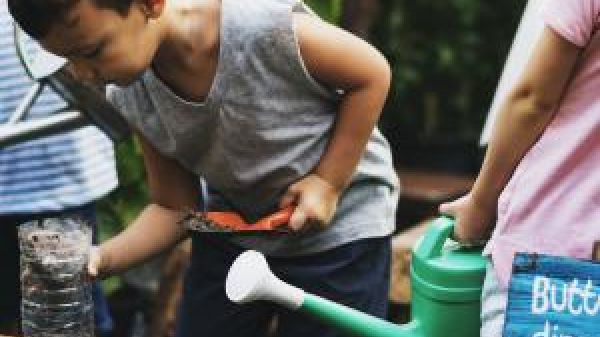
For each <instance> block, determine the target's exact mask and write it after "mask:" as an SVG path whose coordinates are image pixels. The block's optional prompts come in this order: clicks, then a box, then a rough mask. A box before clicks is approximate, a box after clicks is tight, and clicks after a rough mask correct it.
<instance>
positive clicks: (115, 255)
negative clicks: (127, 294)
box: [99, 137, 198, 274]
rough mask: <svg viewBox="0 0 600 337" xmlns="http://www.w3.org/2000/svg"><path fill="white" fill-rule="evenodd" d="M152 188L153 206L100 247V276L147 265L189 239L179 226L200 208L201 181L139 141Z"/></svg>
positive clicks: (148, 207) (142, 139)
mask: <svg viewBox="0 0 600 337" xmlns="http://www.w3.org/2000/svg"><path fill="white" fill-rule="evenodd" d="M138 139H139V140H140V143H141V145H142V150H143V153H144V163H145V166H146V174H147V179H148V184H149V187H150V198H151V203H150V204H149V205H148V206H146V208H145V209H144V210H143V211H142V212H141V214H140V215H139V216H138V217H137V219H136V220H135V221H133V223H131V224H130V225H129V226H128V227H127V228H126V229H125V230H124V231H123V232H122V233H121V234H119V235H117V236H115V237H114V238H112V239H110V240H109V241H107V242H105V243H104V244H102V245H101V246H100V248H99V249H100V250H101V252H100V254H99V255H100V257H101V262H100V269H101V270H100V273H102V274H104V273H109V274H110V273H115V272H118V271H122V270H124V269H127V268H129V267H131V266H133V265H135V264H137V263H140V262H143V261H144V260H146V259H148V258H149V257H151V256H154V255H156V254H158V253H160V252H162V251H164V250H165V249H167V248H170V247H171V246H173V245H174V244H176V243H177V242H179V241H181V240H182V239H183V238H185V237H186V230H185V229H184V228H183V227H182V226H179V225H178V224H177V221H178V220H180V219H181V217H182V211H185V210H191V209H195V208H196V200H197V196H198V194H197V180H196V178H195V176H194V175H193V174H191V173H190V172H188V171H186V170H185V169H183V168H182V167H181V166H180V165H179V164H178V163H177V162H175V161H174V160H171V159H167V158H165V157H164V156H163V155H161V154H160V153H158V151H156V149H155V148H154V147H153V146H152V145H150V144H149V143H148V142H147V141H146V140H144V138H143V137H138Z"/></svg>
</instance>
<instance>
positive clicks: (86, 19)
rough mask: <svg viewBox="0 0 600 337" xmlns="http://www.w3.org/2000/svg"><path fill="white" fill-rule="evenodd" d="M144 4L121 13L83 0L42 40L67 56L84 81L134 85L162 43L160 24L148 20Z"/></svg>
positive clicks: (135, 5)
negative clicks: (124, 13)
mask: <svg viewBox="0 0 600 337" xmlns="http://www.w3.org/2000/svg"><path fill="white" fill-rule="evenodd" d="M143 6H144V4H143V1H139V2H137V1H136V2H134V4H133V5H132V6H131V8H130V10H129V13H128V14H127V15H125V16H121V15H120V14H119V13H118V12H117V11H115V10H112V9H104V8H98V7H97V6H96V5H95V4H94V3H93V2H92V1H91V0H80V1H79V2H78V3H77V4H76V5H75V6H74V7H73V9H71V10H70V11H69V12H68V14H67V15H66V18H65V20H64V21H61V22H60V23H57V24H55V25H54V26H53V27H52V29H51V30H50V31H49V32H48V34H47V35H46V36H45V37H44V38H43V39H42V40H41V41H40V43H41V44H42V46H44V48H46V49H47V50H49V51H50V52H52V53H54V54H57V55H60V56H63V57H65V58H67V59H68V60H69V61H70V62H71V64H72V66H73V70H74V73H75V75H76V77H77V78H78V79H80V80H82V81H86V82H92V83H94V84H108V83H114V84H118V85H127V84H130V83H131V82H132V81H134V80H135V79H137V78H138V76H139V75H140V74H141V73H142V72H143V71H144V70H145V69H146V68H147V67H149V66H150V64H151V63H152V58H153V56H154V54H155V52H156V50H157V48H158V45H159V34H158V27H157V24H154V22H153V21H149V20H148V19H147V17H148V15H146V14H145V11H144V7H143Z"/></svg>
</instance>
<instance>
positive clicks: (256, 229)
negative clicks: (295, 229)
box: [180, 206, 294, 234]
mask: <svg viewBox="0 0 600 337" xmlns="http://www.w3.org/2000/svg"><path fill="white" fill-rule="evenodd" d="M293 212H294V207H293V206H289V207H286V208H283V209H281V210H279V211H277V212H275V213H273V214H270V215H268V216H265V217H264V218H261V219H259V220H258V221H257V222H255V223H248V222H246V220H244V218H243V217H242V216H241V215H240V214H238V213H236V212H213V211H209V212H190V213H188V214H187V215H186V216H185V217H184V218H183V219H182V220H181V221H180V224H182V225H183V226H185V227H186V228H187V229H190V230H193V231H198V232H210V233H232V234H238V233H239V234H244V233H246V234H258V233H286V232H289V229H288V228H287V224H288V223H289V221H290V218H291V217H292V213H293Z"/></svg>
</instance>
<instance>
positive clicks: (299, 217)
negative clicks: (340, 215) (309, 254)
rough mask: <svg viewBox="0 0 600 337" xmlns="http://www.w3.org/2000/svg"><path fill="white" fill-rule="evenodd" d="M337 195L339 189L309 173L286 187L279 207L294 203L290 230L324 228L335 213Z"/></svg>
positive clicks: (338, 194)
mask: <svg viewBox="0 0 600 337" xmlns="http://www.w3.org/2000/svg"><path fill="white" fill-rule="evenodd" d="M339 196H340V191H338V190H337V189H336V188H335V187H334V186H333V185H332V184H330V183H329V182H328V181H327V180H325V179H323V178H321V177H320V176H318V175H316V174H309V175H308V176H306V177H304V178H302V179H300V180H299V181H297V182H296V183H294V184H292V185H291V186H290V187H289V188H288V190H287V192H286V193H285V194H284V195H283V197H282V198H281V202H280V207H281V208H284V207H287V206H290V205H293V204H295V205H296V209H295V210H294V213H293V214H292V217H291V218H290V223H289V227H290V229H291V230H292V231H296V232H297V231H306V230H310V229H324V228H326V227H327V226H328V225H329V223H330V222H331V219H332V218H333V215H334V214H335V210H336V207H337V203H338V199H339Z"/></svg>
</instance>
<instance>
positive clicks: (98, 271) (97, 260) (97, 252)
mask: <svg viewBox="0 0 600 337" xmlns="http://www.w3.org/2000/svg"><path fill="white" fill-rule="evenodd" d="M104 260H106V259H105V258H103V256H102V250H101V249H100V247H99V246H92V248H91V249H90V258H89V260H88V265H87V273H88V276H89V278H90V280H91V281H95V280H96V279H98V278H99V277H100V276H101V275H102V274H103V269H104V268H105V266H104V262H105V261H104Z"/></svg>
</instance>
